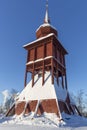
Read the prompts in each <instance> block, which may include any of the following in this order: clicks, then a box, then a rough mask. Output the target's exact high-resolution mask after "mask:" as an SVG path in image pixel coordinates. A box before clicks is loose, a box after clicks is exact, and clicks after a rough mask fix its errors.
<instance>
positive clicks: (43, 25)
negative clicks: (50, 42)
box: [36, 23, 57, 32]
mask: <svg viewBox="0 0 87 130" xmlns="http://www.w3.org/2000/svg"><path fill="white" fill-rule="evenodd" d="M41 27H51V28H53V29H55V30H57V29H56V28H55V27H53V26H52V25H51V24H49V23H43V24H42V25H40V26H39V28H38V29H37V30H36V32H37V31H38V30H39V29H40V28H41Z"/></svg>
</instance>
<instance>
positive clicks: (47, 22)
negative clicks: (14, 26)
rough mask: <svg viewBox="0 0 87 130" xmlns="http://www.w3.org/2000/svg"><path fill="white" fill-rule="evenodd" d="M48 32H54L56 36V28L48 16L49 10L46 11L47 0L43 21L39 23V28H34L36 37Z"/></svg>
mask: <svg viewBox="0 0 87 130" xmlns="http://www.w3.org/2000/svg"><path fill="white" fill-rule="evenodd" d="M50 33H54V34H55V35H56V36H57V30H56V29H55V28H54V27H53V26H52V25H51V24H50V18H49V12H48V0H47V1H46V13H45V18H44V23H43V24H42V25H40V26H39V28H38V29H37V30H36V37H37V39H38V38H40V37H44V36H46V35H48V34H50Z"/></svg>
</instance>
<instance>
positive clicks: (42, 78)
mask: <svg viewBox="0 0 87 130" xmlns="http://www.w3.org/2000/svg"><path fill="white" fill-rule="evenodd" d="M44 57H45V44H44V45H43V58H44ZM44 66H45V64H44V60H43V73H42V85H44V73H45V69H44V68H45V67H44Z"/></svg>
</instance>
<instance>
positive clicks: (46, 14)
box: [44, 0, 50, 23]
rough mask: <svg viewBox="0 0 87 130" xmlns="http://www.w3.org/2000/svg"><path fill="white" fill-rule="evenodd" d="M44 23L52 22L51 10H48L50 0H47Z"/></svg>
mask: <svg viewBox="0 0 87 130" xmlns="http://www.w3.org/2000/svg"><path fill="white" fill-rule="evenodd" d="M44 23H50V19H49V12H48V0H47V1H46V13H45V18H44Z"/></svg>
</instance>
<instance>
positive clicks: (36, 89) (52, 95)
mask: <svg viewBox="0 0 87 130" xmlns="http://www.w3.org/2000/svg"><path fill="white" fill-rule="evenodd" d="M51 79H52V78H51V72H45V83H44V85H43V86H42V77H38V74H37V75H36V76H35V82H34V86H33V87H32V80H31V81H30V82H29V83H28V84H27V86H26V87H25V88H24V89H23V91H22V92H21V93H20V95H19V97H18V101H19V102H20V101H31V100H45V99H60V100H63V101H65V99H66V97H67V91H66V88H64V89H63V88H62V86H58V84H57V82H56V79H55V82H54V84H52V83H51V82H52V81H51Z"/></svg>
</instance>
